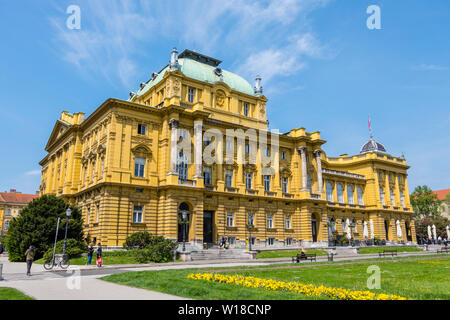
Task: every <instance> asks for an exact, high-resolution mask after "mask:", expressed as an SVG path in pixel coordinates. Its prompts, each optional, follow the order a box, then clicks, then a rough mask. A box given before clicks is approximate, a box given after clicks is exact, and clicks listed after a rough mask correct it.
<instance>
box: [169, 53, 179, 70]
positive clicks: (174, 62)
mask: <svg viewBox="0 0 450 320" xmlns="http://www.w3.org/2000/svg"><path fill="white" fill-rule="evenodd" d="M169 68H170V70H177V69H178V51H177V48H173V49H172V53H171V55H170V62H169Z"/></svg>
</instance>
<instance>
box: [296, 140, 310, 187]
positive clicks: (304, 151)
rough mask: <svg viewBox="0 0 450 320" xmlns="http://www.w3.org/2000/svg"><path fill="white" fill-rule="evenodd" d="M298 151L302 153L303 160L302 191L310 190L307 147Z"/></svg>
mask: <svg viewBox="0 0 450 320" xmlns="http://www.w3.org/2000/svg"><path fill="white" fill-rule="evenodd" d="M297 151H298V152H299V153H300V156H301V159H302V188H301V189H300V191H306V190H308V187H307V185H308V178H307V176H306V147H301V148H298V149H297Z"/></svg>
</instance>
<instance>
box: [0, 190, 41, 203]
mask: <svg viewBox="0 0 450 320" xmlns="http://www.w3.org/2000/svg"><path fill="white" fill-rule="evenodd" d="M36 198H39V195H38V194H23V193H11V192H0V202H8V203H28V202H31V201H33V200H34V199H36Z"/></svg>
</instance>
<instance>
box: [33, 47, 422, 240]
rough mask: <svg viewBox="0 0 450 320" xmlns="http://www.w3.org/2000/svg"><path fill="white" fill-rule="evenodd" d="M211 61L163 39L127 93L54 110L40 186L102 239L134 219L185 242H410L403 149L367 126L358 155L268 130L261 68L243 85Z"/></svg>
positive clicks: (139, 226) (119, 236)
mask: <svg viewBox="0 0 450 320" xmlns="http://www.w3.org/2000/svg"><path fill="white" fill-rule="evenodd" d="M220 63H221V61H219V60H217V59H214V58H211V57H208V56H205V55H202V54H200V53H196V52H194V51H190V50H185V51H184V52H182V53H181V54H179V55H178V52H177V51H176V50H175V49H174V50H173V51H172V54H171V57H170V62H169V64H168V65H167V66H165V67H164V68H163V69H162V70H161V71H159V72H158V73H153V74H152V76H151V79H149V80H148V81H147V82H144V83H141V84H140V88H139V89H138V90H137V91H136V92H131V93H130V98H129V99H128V100H127V101H123V100H118V99H108V100H106V101H105V102H104V103H103V104H102V105H100V106H99V107H98V108H97V109H96V110H95V111H94V112H93V113H92V114H91V115H90V116H89V117H87V118H85V116H84V114H83V113H73V114H71V113H69V112H67V111H63V112H62V115H61V117H60V119H59V120H57V121H56V124H55V126H54V129H53V131H52V133H51V135H50V138H49V140H48V143H47V145H46V147H45V150H46V151H47V152H48V154H47V156H46V157H45V158H44V159H42V160H41V161H40V165H41V166H42V180H41V193H42V194H54V195H57V196H62V197H64V198H66V199H67V200H68V201H69V202H70V203H71V204H73V205H77V206H78V207H80V208H81V209H82V212H83V218H84V224H85V225H84V228H85V234H86V235H87V236H88V237H89V239H90V240H91V241H97V242H99V241H101V243H102V244H105V245H108V246H121V245H122V244H123V242H124V240H125V238H126V237H127V236H129V235H130V234H132V233H134V232H137V231H144V230H146V231H148V232H150V233H151V234H155V235H162V236H164V237H166V238H169V239H174V240H177V239H178V241H182V240H183V233H185V237H186V241H187V242H188V245H190V246H193V247H201V246H203V243H205V242H206V243H216V242H217V241H218V239H220V238H222V236H225V237H227V238H228V239H229V242H230V243H231V246H232V247H236V248H245V247H246V242H247V241H248V239H250V241H251V242H252V245H253V246H254V247H255V248H257V247H269V246H272V247H274V248H276V247H286V246H299V245H303V246H321V245H328V241H329V240H332V239H334V238H335V237H336V236H342V235H344V234H345V235H347V237H350V238H353V239H356V240H365V239H372V238H373V237H378V238H380V239H386V240H387V241H394V242H397V241H402V242H405V243H406V242H416V236H415V228H414V221H413V220H412V208H411V204H410V200H409V191H408V183H407V169H408V168H409V166H408V165H407V164H406V161H405V159H403V158H401V157H393V156H391V155H389V154H388V153H387V152H386V149H385V147H384V146H383V145H381V144H380V143H378V142H376V141H375V140H373V138H372V137H371V138H370V140H369V141H368V142H367V143H366V144H365V145H364V146H363V147H362V148H361V152H360V153H359V154H357V155H353V156H348V155H342V156H339V157H328V156H327V155H326V153H325V152H324V151H323V145H324V144H325V142H326V141H325V140H323V139H322V138H321V136H320V132H318V131H315V132H307V131H306V130H305V129H304V128H298V129H293V130H291V131H290V132H286V133H283V134H281V133H273V132H268V121H267V116H266V102H267V98H266V97H265V96H264V95H263V89H262V87H261V79H260V78H259V77H257V78H256V80H255V85H254V87H252V86H251V85H250V84H249V83H248V82H247V81H246V80H244V79H243V78H242V77H240V76H238V75H236V74H233V73H231V72H228V71H226V70H223V69H221V68H220V67H219V65H220ZM255 133H256V134H255ZM221 135H223V138H222V137H221ZM264 136H265V137H266V138H264ZM255 137H256V138H255ZM211 159H213V160H214V161H212V162H211ZM263 159H266V160H267V159H268V160H269V161H263ZM182 213H185V215H184V216H185V217H186V219H187V220H186V221H187V223H186V224H181V223H180V222H181V221H183V214H182ZM249 227H252V228H249ZM183 231H184V232H183Z"/></svg>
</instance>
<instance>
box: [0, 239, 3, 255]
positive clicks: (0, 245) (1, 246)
mask: <svg viewBox="0 0 450 320" xmlns="http://www.w3.org/2000/svg"><path fill="white" fill-rule="evenodd" d="M2 253H3V245H2V243H1V242H0V254H2Z"/></svg>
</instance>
